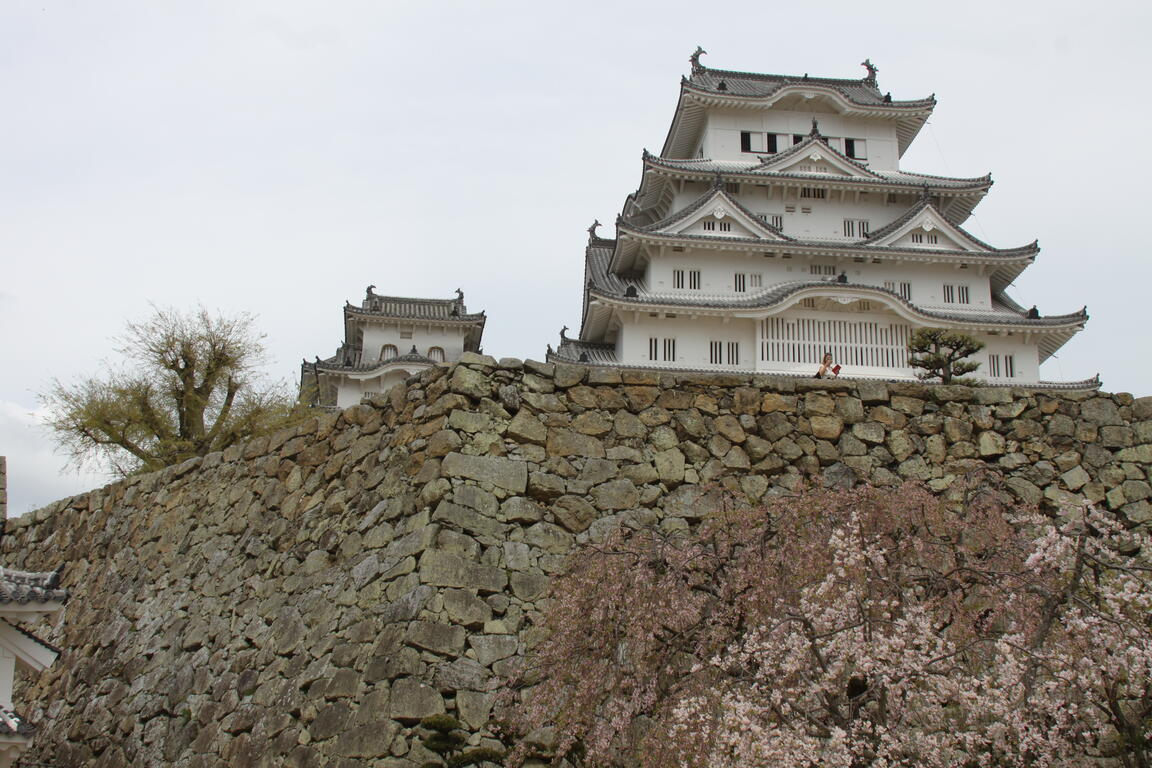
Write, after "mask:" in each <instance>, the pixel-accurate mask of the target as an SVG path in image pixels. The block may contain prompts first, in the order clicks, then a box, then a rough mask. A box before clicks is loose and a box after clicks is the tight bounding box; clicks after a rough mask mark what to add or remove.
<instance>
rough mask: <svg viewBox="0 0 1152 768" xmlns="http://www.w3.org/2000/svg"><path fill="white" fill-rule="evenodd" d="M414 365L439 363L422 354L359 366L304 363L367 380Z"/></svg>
mask: <svg viewBox="0 0 1152 768" xmlns="http://www.w3.org/2000/svg"><path fill="white" fill-rule="evenodd" d="M413 365H418V366H422V367H431V366H433V365H439V363H438V362H437V361H435V360H433V359H432V358H430V357H425V356H424V355H420V354H415V355H413V354H411V353H409V354H406V355H399V356H398V357H390V358H388V359H387V360H383V361H373V362H371V363H361V364H359V365H345V364H343V363H337V362H333V361H331V360H320V361H317V362H314V363H309V362H305V363H304V366H305V367H307V368H309V369H314V370H317V371H320V372H321V373H362V374H366V375H367V376H366V378H371V377H372V376H373V375H375V374H377V373H387V372H388V371H389V370H392V369H396V368H409V367H411V366H413Z"/></svg>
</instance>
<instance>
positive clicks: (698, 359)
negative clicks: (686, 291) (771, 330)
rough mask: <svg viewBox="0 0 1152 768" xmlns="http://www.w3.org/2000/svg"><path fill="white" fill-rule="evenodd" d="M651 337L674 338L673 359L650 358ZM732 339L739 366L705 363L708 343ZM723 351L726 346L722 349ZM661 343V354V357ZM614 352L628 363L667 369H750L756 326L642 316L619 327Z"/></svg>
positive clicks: (746, 322) (709, 319)
mask: <svg viewBox="0 0 1152 768" xmlns="http://www.w3.org/2000/svg"><path fill="white" fill-rule="evenodd" d="M651 337H657V338H659V339H664V338H668V337H675V339H676V360H675V361H674V362H671V361H665V360H663V359H659V360H652V359H651V358H650V357H649V354H648V340H649V338H651ZM712 341H721V342H725V343H727V342H729V341H735V342H739V344H740V365H739V366H731V365H727V364H721V365H714V364H712V363H710V362H709V342H712ZM725 351H726V348H725ZM662 352H663V349H662V346H661V355H659V356H660V357H662ZM617 354H618V355H619V356H620V358H621V359H622V360H623V361H624V362H625V363H626V364H630V365H643V366H662V367H668V368H707V369H714V370H752V369H753V368H754V367H755V359H756V326H755V324H754V322H753V321H751V320H741V319H734V320H729V321H727V322H725V321H724V320H722V319H719V318H713V317H696V318H692V317H689V316H688V315H682V314H680V315H676V316H675V317H673V316H667V317H650V316H648V315H646V314H645V315H644V316H642V317H641V318H640V319H639V320H638V321H635V322H632V323H629V324H628V325H626V326H625V327H624V328H622V329H621V333H620V339H619V341H618V342H617Z"/></svg>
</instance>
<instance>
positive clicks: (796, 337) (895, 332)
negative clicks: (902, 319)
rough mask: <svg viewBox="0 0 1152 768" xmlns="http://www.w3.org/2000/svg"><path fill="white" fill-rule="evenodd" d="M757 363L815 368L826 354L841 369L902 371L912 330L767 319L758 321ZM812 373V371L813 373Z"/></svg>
mask: <svg viewBox="0 0 1152 768" xmlns="http://www.w3.org/2000/svg"><path fill="white" fill-rule="evenodd" d="M761 322H762V324H763V325H762V327H761V334H762V337H763V339H764V340H763V342H762V343H761V346H760V359H761V360H764V361H766V362H781V363H804V364H814V365H819V364H820V361H821V360H822V359H823V357H824V354H825V353H826V352H831V353H832V357H833V359H835V360H836V362H838V363H840V364H841V365H844V366H860V367H872V368H906V367H907V366H908V339H909V337H910V336H911V333H912V329H911V327H910V326H908V325H904V324H900V323H882V322H873V321H866V320H822V319H819V318H807V317H798V318H782V317H769V318H766V319H765V320H762V321H761ZM813 370H815V369H813Z"/></svg>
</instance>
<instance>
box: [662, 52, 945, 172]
mask: <svg viewBox="0 0 1152 768" xmlns="http://www.w3.org/2000/svg"><path fill="white" fill-rule="evenodd" d="M702 53H704V51H703V50H702V49H697V51H696V53H695V54H693V56H692V58H691V62H692V75H691V76H690V77H686V78H683V79H682V80H681V82H680V102H679V104H678V105H677V108H676V115H675V116H674V117H673V119H672V125H671V126H670V127H669V129H668V137H667V138H666V139H665V141H664V148H663V149H662V150H661V151H660V154H661V155H662V156H664V157H688V156H689V155H690V154H691V152H692V151H693V147H694V146H695V144H696V141H695V139H696V137H697V136H698V134H699V132H700V131H701V130H702V129H703V125H704V116H703V111H704V110H705V109H706V108H709V107H735V108H765V107H771V106H773V105H777V104H780V103H785V104H786V103H787V100H788V99H789V98H796V99H799V100H800V101H801V102H802V103H804V104H808V103H809V100H810V99H811V98H816V97H824V100H825V102H826V103H827V104H828V105H830V106H832V108H833V109H835V110H837V111H839V112H842V113H849V114H858V115H871V116H875V117H881V118H887V119H891V120H893V121H894V122H895V124H896V136H897V142H898V147H899V152H900V154H901V155H903V154H904V151H905V150H906V149H907V148H908V145H909V144H911V143H912V140H913V139H914V138H915V137H916V134H917V133H919V131H920V128H921V127H922V126H923V125H924V123H925V121H927V119H928V116H929V115H930V114H932V109H933V108H934V107H935V106H936V98H935V96H929V97H928V98H924V99H914V100H912V101H895V100H893V99H892V97H891V96H890V95H889V94H885V93H881V92H880V89H879V87H878V86H877V83H876V71H877V70H876V68H875V67H873V66H872V65H871V63H867V62H866V63H865V64H864V66H865V67H866V68H867V69H868V75H867V76H866V77H864V78H862V79H860V80H851V79H840V78H830V77H809V76H808V75H807V74H805V75H803V76H795V75H770V74H760V73H755V72H737V71H733V70H726V69H710V68H708V67H705V66H704V65H702V64H701V63H700V55H701V54H702ZM805 111H807V110H805Z"/></svg>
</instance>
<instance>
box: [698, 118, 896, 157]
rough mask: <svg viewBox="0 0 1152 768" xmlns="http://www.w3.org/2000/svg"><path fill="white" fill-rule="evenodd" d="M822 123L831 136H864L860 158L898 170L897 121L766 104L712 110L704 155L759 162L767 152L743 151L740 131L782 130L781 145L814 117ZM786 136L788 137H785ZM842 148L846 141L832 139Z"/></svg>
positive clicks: (802, 130) (804, 130) (808, 126)
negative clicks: (863, 154) (760, 107)
mask: <svg viewBox="0 0 1152 768" xmlns="http://www.w3.org/2000/svg"><path fill="white" fill-rule="evenodd" d="M813 117H815V118H816V120H817V121H818V122H819V124H820V133H822V134H824V135H825V136H827V137H830V138H832V139H834V140H835V139H843V138H852V139H864V140H865V141H866V142H867V147H868V152H867V154H868V159H867V160H864V161H861V162H864V163H865V164H867V165H868V166H869V167H870V168H875V169H877V170H897V169H898V168H899V167H900V166H899V145H898V143H897V139H896V126H895V124H894V123H890V122H887V121H885V120H879V119H875V118H862V117H848V116H845V115H840V114H836V113H832V112H797V111H790V110H778V109H771V108H765V109H763V110H712V111H710V112H709V114H708V120H707V125H706V128H705V131H704V136H703V139H702V141H701V146H702V148H703V150H704V157H710V158H712V159H713V160H749V161H750V162H753V163H754V162H758V159H757V158H758V155H763V154H764V153H763V152H761V153H755V152H742V151H741V150H740V133H741V132H742V131H753V132H760V133H776V134H781V135H782V136H781V139H780V140H779V141H780V144H779V149H780V150H784V149H787V148H788V147H790V146H792V144H791V137H792V136H793V135H795V134H802V135H805V136H807V135H808V133H809V131H811V130H812V118H813ZM784 136H787V139H785V138H784ZM832 143H833V145H834V146H836V148H837V149H839V150H840V151H841V152H843V151H844V146H843V144H840V143H839V142H838V141H833V142H832Z"/></svg>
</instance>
